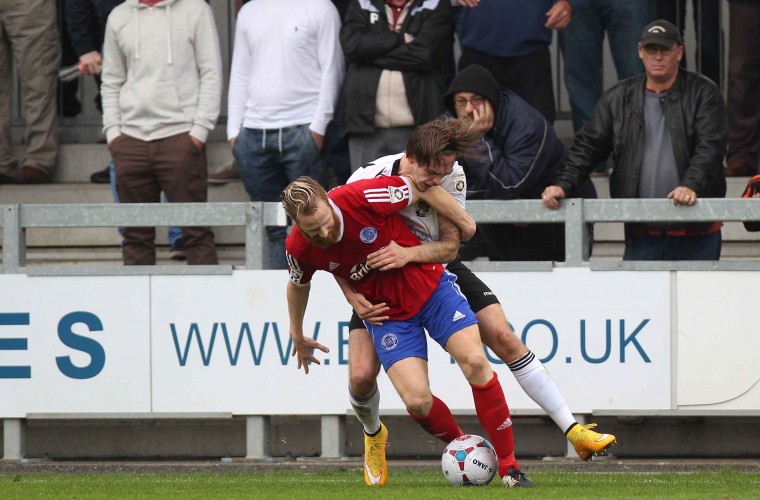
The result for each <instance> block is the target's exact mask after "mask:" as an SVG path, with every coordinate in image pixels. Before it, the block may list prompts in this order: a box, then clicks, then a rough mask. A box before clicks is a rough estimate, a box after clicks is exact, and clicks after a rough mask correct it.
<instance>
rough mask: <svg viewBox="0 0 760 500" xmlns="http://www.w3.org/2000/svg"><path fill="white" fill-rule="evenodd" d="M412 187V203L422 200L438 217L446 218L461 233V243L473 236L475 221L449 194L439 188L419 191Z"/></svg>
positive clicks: (412, 183)
mask: <svg viewBox="0 0 760 500" xmlns="http://www.w3.org/2000/svg"><path fill="white" fill-rule="evenodd" d="M410 184H411V185H412V196H413V198H412V202H414V201H415V200H417V199H421V200H424V201H426V202H427V203H428V205H430V206H431V207H432V208H433V210H435V211H436V212H438V215H439V216H443V217H446V218H448V219H449V220H450V221H451V222H453V223H454V224H455V225H456V226H457V227H458V228H459V229H460V230H461V231H462V241H468V240H469V239H470V238H472V237H473V236H474V235H475V220H474V219H473V218H472V217H470V215H469V214H468V213H467V212H465V210H464V208H462V205H460V204H459V202H458V201H457V200H456V199H455V198H454V197H453V196H451V194H450V193H449V192H448V191H446V190H445V189H443V188H442V187H440V186H434V187H431V188H428V189H427V190H425V191H420V190H418V189H417V187H416V186H415V185H414V182H411V183H410Z"/></svg>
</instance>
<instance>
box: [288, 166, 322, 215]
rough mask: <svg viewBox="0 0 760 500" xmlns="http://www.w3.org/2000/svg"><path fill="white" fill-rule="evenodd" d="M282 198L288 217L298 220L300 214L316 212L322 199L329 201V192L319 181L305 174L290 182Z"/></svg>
mask: <svg viewBox="0 0 760 500" xmlns="http://www.w3.org/2000/svg"><path fill="white" fill-rule="evenodd" d="M280 200H281V201H282V208H283V209H285V213H286V214H288V217H290V218H291V219H293V220H294V221H295V222H298V217H299V216H301V215H312V214H313V213H314V212H316V211H317V204H318V202H319V201H320V200H322V201H324V202H327V192H325V188H323V187H322V185H321V184H320V183H319V182H317V181H315V180H314V179H312V178H311V177H307V176H305V175H304V176H302V177H299V178H298V179H296V180H294V181H293V182H291V183H290V184H288V186H287V187H286V188H285V189H284V190H283V191H282V193H281V194H280Z"/></svg>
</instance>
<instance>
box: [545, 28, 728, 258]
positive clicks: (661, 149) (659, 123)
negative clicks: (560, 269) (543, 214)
mask: <svg viewBox="0 0 760 500" xmlns="http://www.w3.org/2000/svg"><path fill="white" fill-rule="evenodd" d="M638 49H639V57H640V58H641V60H642V61H643V62H644V68H645V70H646V74H645V75H639V76H635V77H632V78H629V79H627V80H624V81H623V82H621V83H619V84H617V85H615V86H614V87H612V88H611V89H609V90H608V91H606V92H605V93H604V95H603V96H602V98H601V100H600V101H599V103H598V104H597V106H596V109H594V116H593V117H592V119H591V122H589V124H588V125H587V126H586V127H585V128H584V129H583V130H582V131H581V132H580V133H579V134H578V136H577V137H576V139H575V143H574V144H573V147H572V149H571V150H570V156H569V158H568V160H567V162H566V163H565V167H564V168H563V169H562V170H561V171H560V172H558V173H557V176H556V179H555V185H553V186H549V187H547V188H546V189H545V190H544V192H543V195H542V198H543V202H544V205H545V206H546V207H548V208H557V207H558V206H559V200H560V199H562V198H565V197H566V196H568V195H572V194H573V192H575V190H576V189H577V187H578V186H579V185H582V184H583V182H585V181H586V180H587V179H588V175H589V172H590V171H591V169H592V168H593V166H594V165H597V164H599V163H600V162H602V161H604V160H606V159H607V157H608V156H609V155H610V154H612V158H613V162H614V170H613V173H612V176H611V177H610V194H611V196H612V197H613V198H668V199H671V200H673V203H674V204H675V205H686V206H692V205H694V203H696V201H697V198H699V197H707V198H722V197H724V196H725V195H726V179H725V175H724V169H723V156H724V154H725V152H726V142H727V136H728V120H727V115H726V106H725V103H724V102H723V97H722V96H721V94H720V91H719V90H718V88H717V87H716V86H715V84H713V83H712V82H711V81H710V80H708V79H707V78H704V77H702V76H699V75H697V74H695V73H691V72H689V71H686V70H684V69H682V68H679V67H678V64H679V62H680V61H681V59H682V58H683V53H684V48H683V42H682V40H681V34H680V32H679V31H678V29H677V28H676V27H675V26H673V25H672V24H671V23H669V22H667V21H664V20H658V21H654V22H653V23H650V24H649V25H647V26H646V27H645V28H644V32H643V33H642V35H641V40H640V42H639V44H638ZM721 226H722V223H721V222H715V223H706V224H684V223H681V224H627V225H626V245H625V253H624V256H623V259H624V260H717V259H719V258H720V247H721V234H720V228H721Z"/></svg>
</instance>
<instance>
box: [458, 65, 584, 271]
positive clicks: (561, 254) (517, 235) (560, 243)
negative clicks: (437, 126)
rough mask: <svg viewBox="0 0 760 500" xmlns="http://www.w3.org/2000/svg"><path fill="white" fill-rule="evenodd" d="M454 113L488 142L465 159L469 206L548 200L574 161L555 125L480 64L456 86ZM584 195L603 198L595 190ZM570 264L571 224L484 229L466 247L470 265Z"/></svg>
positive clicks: (469, 68) (462, 74)
mask: <svg viewBox="0 0 760 500" xmlns="http://www.w3.org/2000/svg"><path fill="white" fill-rule="evenodd" d="M445 102H446V106H447V108H448V109H449V111H450V112H451V113H453V114H456V116H458V117H459V118H469V119H471V120H473V126H474V127H476V128H478V129H479V130H480V133H481V134H482V136H483V137H482V141H481V147H480V150H479V151H478V153H479V155H478V156H477V157H469V158H458V159H457V160H458V161H459V163H460V164H461V165H462V167H463V168H464V172H465V175H466V176H467V199H468V200H478V199H479V200H518V199H528V200H530V199H534V200H538V199H540V198H541V193H542V192H543V190H544V188H546V187H547V186H549V185H551V184H552V182H553V181H554V176H555V174H556V173H557V171H558V170H559V169H560V168H562V166H563V165H564V162H565V158H566V157H567V148H566V147H565V145H564V144H562V142H560V140H559V138H557V134H556V132H555V131H554V128H553V127H552V126H551V124H550V123H549V122H548V121H547V120H546V118H544V117H543V115H542V114H541V113H540V112H539V111H538V110H537V109H535V108H534V107H533V106H531V105H530V104H528V103H527V102H525V101H524V100H523V99H522V98H520V96H518V95H517V94H515V93H514V92H512V91H511V90H508V89H505V88H499V84H498V83H497V82H496V79H495V78H494V77H493V75H492V74H491V73H490V72H489V71H488V70H487V69H486V68H484V67H483V66H480V65H478V64H472V65H470V66H467V67H466V68H464V69H463V70H461V71H460V72H459V73H457V75H456V76H455V77H454V80H453V81H452V82H451V86H450V87H449V91H448V93H447V94H446V97H445ZM585 184H586V185H585V186H584V187H583V188H582V189H581V190H579V196H581V197H583V198H596V191H595V190H594V185H593V184H592V183H591V182H586V183H585ZM480 256H488V257H490V258H491V259H493V260H511V261H515V260H518V261H523V260H525V261H528V260H553V261H564V260H565V231H564V226H563V224H478V233H477V235H476V237H475V238H474V239H473V240H472V241H471V242H468V243H467V244H465V245H464V246H463V247H462V258H463V259H464V260H473V259H474V258H476V257H480Z"/></svg>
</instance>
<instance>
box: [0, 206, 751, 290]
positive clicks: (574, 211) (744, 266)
mask: <svg viewBox="0 0 760 500" xmlns="http://www.w3.org/2000/svg"><path fill="white" fill-rule="evenodd" d="M0 209H1V210H2V217H1V218H0V224H1V225H2V232H3V233H2V234H3V273H5V274H14V273H15V274H18V273H26V274H29V275H124V274H224V273H230V272H232V266H230V265H219V266H177V265H168V266H160V265H159V266H122V265H119V264H117V265H110V266H109V265H102V266H92V265H35V266H27V265H26V230H27V229H32V228H77V227H117V226H138V227H139V226H169V225H176V226H217V227H219V226H243V227H245V266H244V268H245V269H263V268H264V265H263V263H264V262H265V260H264V259H265V257H266V255H265V253H266V245H265V244H264V242H265V238H266V233H265V231H264V226H285V225H287V218H286V217H285V214H284V212H283V211H282V208H281V207H280V205H279V203H274V202H270V203H263V202H256V203H172V204H118V205H117V204H83V205H0ZM467 211H468V212H469V213H470V214H471V215H472V216H473V218H474V219H475V220H476V221H477V222H479V223H531V224H535V223H539V224H543V223H564V225H565V235H566V237H565V262H564V263H553V262H548V261H547V262H483V261H475V262H472V263H471V264H472V268H473V270H476V271H515V270H519V271H549V270H551V269H552V268H553V267H554V266H565V267H580V266H589V267H590V268H591V269H592V270H724V271H727V270H755V271H757V270H760V260H719V261H668V262H649V261H647V262H644V261H595V262H590V261H589V258H588V256H584V249H585V248H587V247H588V243H589V240H590V234H589V232H588V230H587V227H588V225H587V223H596V222H707V221H724V222H725V221H739V222H744V221H760V199H748V200H747V199H701V200H699V202H698V203H697V204H696V205H694V206H692V207H683V206H681V207H675V206H673V203H672V202H671V201H669V200H639V199H628V200H609V199H603V200H583V199H569V200H563V201H562V203H561V205H560V208H559V209H557V210H548V209H546V208H544V207H543V206H542V205H541V202H540V201H537V200H516V201H471V202H469V203H468V205H467Z"/></svg>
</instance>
